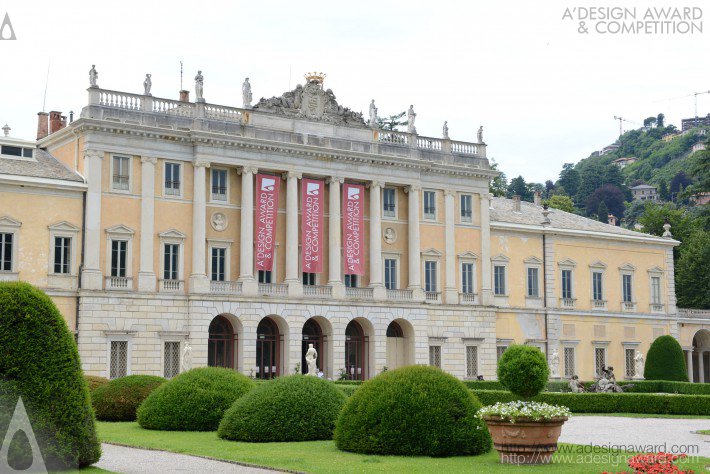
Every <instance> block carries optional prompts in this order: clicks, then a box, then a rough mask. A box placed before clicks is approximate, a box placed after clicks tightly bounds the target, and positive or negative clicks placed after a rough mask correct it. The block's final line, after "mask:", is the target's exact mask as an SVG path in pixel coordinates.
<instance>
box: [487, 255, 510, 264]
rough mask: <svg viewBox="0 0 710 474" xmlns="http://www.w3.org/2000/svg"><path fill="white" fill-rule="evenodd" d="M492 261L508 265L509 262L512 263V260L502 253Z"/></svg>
mask: <svg viewBox="0 0 710 474" xmlns="http://www.w3.org/2000/svg"><path fill="white" fill-rule="evenodd" d="M491 261H493V262H499V263H508V262H510V259H509V258H508V257H506V256H505V255H503V254H502V253H500V254H498V255H496V256H495V257H493V258H492V259H491Z"/></svg>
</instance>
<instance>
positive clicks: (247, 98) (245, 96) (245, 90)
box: [242, 77, 251, 109]
mask: <svg viewBox="0 0 710 474" xmlns="http://www.w3.org/2000/svg"><path fill="white" fill-rule="evenodd" d="M242 102H244V105H243V107H244V108H245V109H248V108H250V107H251V84H249V78H248V77H247V78H245V79H244V84H242Z"/></svg>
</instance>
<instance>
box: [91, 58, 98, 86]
mask: <svg viewBox="0 0 710 474" xmlns="http://www.w3.org/2000/svg"><path fill="white" fill-rule="evenodd" d="M98 80H99V72H98V71H97V70H96V65H95V64H92V65H91V69H89V86H90V87H99V85H98V84H97V81H98Z"/></svg>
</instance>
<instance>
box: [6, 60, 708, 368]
mask: <svg viewBox="0 0 710 474" xmlns="http://www.w3.org/2000/svg"><path fill="white" fill-rule="evenodd" d="M146 81H147V82H146V84H144V86H145V87H144V92H143V93H142V94H140V93H139V94H134V93H128V92H117V91H113V90H107V89H103V88H101V87H99V86H98V84H97V76H96V74H95V70H94V69H92V74H91V87H89V89H88V104H87V105H86V106H85V107H84V108H83V109H82V111H81V114H80V116H79V117H78V118H77V119H76V120H70V121H69V122H70V123H68V124H67V120H66V118H65V117H64V116H62V114H61V113H60V112H50V113H49V114H46V113H43V112H42V113H40V114H38V133H37V140H19V139H16V138H13V137H11V136H9V130H8V129H7V128H6V129H5V134H6V136H5V137H0V146H1V149H0V279H2V280H24V281H29V282H31V283H33V284H35V285H37V286H39V287H41V288H42V289H44V290H45V291H46V292H47V293H48V294H49V295H50V296H51V297H52V298H53V299H54V301H55V302H56V304H57V305H58V307H59V308H60V310H61V311H62V313H63V314H64V316H65V318H66V321H67V324H68V325H69V327H70V328H71V329H72V330H75V332H76V337H77V341H78V346H79V352H80V355H81V360H82V363H83V366H84V370H85V371H86V373H88V374H93V375H100V376H107V377H111V378H114V377H119V376H123V375H126V374H132V373H134V374H154V375H161V376H165V377H172V376H174V375H175V374H177V373H179V372H180V371H181V370H185V369H186V368H187V367H197V366H206V365H211V366H224V367H230V368H233V369H234V370H238V371H240V372H243V373H245V374H250V375H252V376H254V377H258V378H271V377H274V376H277V375H280V374H288V373H294V372H297V371H305V370H306V364H305V361H304V358H303V357H304V354H305V351H306V349H307V347H308V345H309V344H313V345H314V347H315V348H316V349H317V351H318V367H319V369H320V370H321V371H322V372H323V373H324V375H325V376H326V377H329V378H341V377H344V378H348V379H367V378H369V377H373V376H375V375H377V374H378V373H380V372H382V371H383V370H386V369H393V368H396V367H399V366H403V365H407V364H431V365H434V366H438V367H441V368H442V369H443V370H445V371H448V372H450V373H452V374H454V375H456V376H457V377H460V378H462V379H470V378H476V377H478V376H483V377H484V378H485V379H493V378H495V370H496V361H497V359H498V358H499V357H500V355H501V354H502V352H503V351H504V350H505V348H506V347H507V346H509V345H510V344H514V343H515V344H529V345H533V346H536V347H539V348H540V350H541V351H543V352H544V353H545V354H546V356H547V359H548V362H549V364H550V366H551V373H552V375H553V377H560V378H566V377H570V376H572V375H574V374H577V375H579V376H580V378H583V379H591V378H593V377H594V376H595V375H596V374H598V373H599V371H600V369H601V368H602V367H604V366H608V365H612V366H614V367H615V369H616V373H617V374H619V375H622V374H623V376H625V377H626V378H634V377H638V376H640V375H642V374H637V373H636V372H635V364H634V357H635V355H636V351H639V352H641V353H642V354H645V353H646V352H647V351H648V348H649V345H650V343H651V342H652V341H653V339H654V338H656V337H658V336H660V335H663V334H671V335H673V336H674V337H676V338H678V339H679V341H680V343H681V345H682V346H683V347H684V349H685V350H686V355H687V362H688V370H689V374H690V375H691V377H692V379H693V380H695V381H710V374H709V369H710V360H708V357H709V356H710V315H709V314H708V313H706V312H698V311H695V312H693V311H684V310H677V309H676V301H675V293H674V285H673V257H672V251H673V247H674V246H675V245H677V244H678V242H677V241H675V240H673V238H672V229H668V230H667V232H666V236H665V237H654V236H650V235H646V234H642V233H637V232H632V231H629V230H626V229H623V228H621V227H618V226H615V225H607V224H602V223H600V222H597V221H593V220H589V219H585V218H583V217H580V216H577V215H573V214H569V213H566V212H563V211H559V210H556V209H545V208H544V207H543V206H542V205H541V204H540V202H539V200H536V202H535V203H528V202H521V201H520V200H519V199H517V198H514V199H511V200H509V199H503V198H493V197H491V195H490V194H489V191H488V183H489V180H490V179H491V178H493V177H494V176H496V174H497V172H496V171H495V170H492V169H491V167H490V166H489V162H488V159H487V158H486V144H485V143H484V142H483V137H482V133H481V132H480V131H479V133H478V137H477V139H476V140H473V141H471V142H467V141H457V140H452V139H450V138H449V137H448V129H447V128H446V127H445V128H444V136H443V137H442V138H434V137H428V136H423V135H420V134H418V132H417V130H416V127H415V126H414V120H415V117H416V115H415V114H414V113H413V109H411V108H410V113H409V117H410V123H409V129H408V131H406V132H400V131H390V130H383V129H381V128H378V126H377V123H376V121H375V117H376V109H375V108H374V103H373V104H371V105H370V120H367V117H365V118H364V117H363V115H362V114H360V113H355V112H353V111H352V110H351V109H349V108H347V107H343V106H342V105H340V104H338V102H337V100H336V98H335V95H334V94H333V92H332V91H331V90H330V89H327V88H325V87H324V77H323V75H321V74H309V75H307V76H306V80H305V83H304V84H303V85H299V86H297V87H296V88H295V89H294V90H291V91H287V92H285V93H284V94H282V95H280V96H276V97H272V98H270V99H261V100H260V101H258V102H257V103H255V104H254V105H252V104H251V90H250V86H249V85H248V84H246V83H245V86H244V94H243V95H244V97H243V99H244V100H243V106H242V107H231V106H222V105H215V104H212V103H210V102H208V101H207V100H206V99H205V98H204V89H203V81H204V79H203V77H202V75H201V74H198V77H197V78H196V90H195V92H196V97H195V100H194V102H192V101H190V99H189V93H188V92H187V91H181V93H180V97H179V100H172V99H164V98H157V97H153V96H152V95H151V94H150V86H151V85H150V84H149V83H148V79H147V80H146ZM442 118H443V116H442ZM442 121H443V120H442ZM473 135H475V133H474V134H473Z"/></svg>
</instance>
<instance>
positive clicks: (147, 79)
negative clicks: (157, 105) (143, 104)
mask: <svg viewBox="0 0 710 474" xmlns="http://www.w3.org/2000/svg"><path fill="white" fill-rule="evenodd" d="M150 76H151V75H150V74H146V75H145V81H143V94H144V95H150V88H151V87H153V80H152V79H151V78H150Z"/></svg>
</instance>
